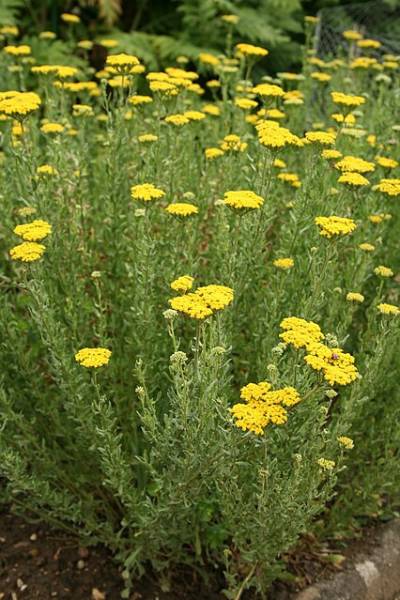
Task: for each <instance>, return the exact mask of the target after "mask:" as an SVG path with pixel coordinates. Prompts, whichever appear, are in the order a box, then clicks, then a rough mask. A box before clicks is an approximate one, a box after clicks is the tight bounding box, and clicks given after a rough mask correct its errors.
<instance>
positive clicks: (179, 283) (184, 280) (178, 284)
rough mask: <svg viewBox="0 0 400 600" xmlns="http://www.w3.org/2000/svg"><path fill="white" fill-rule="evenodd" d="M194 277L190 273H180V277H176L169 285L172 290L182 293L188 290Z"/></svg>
mask: <svg viewBox="0 0 400 600" xmlns="http://www.w3.org/2000/svg"><path fill="white" fill-rule="evenodd" d="M193 282H194V278H193V277H191V276H190V275H182V277H178V279H174V281H172V282H171V284H170V286H171V289H172V290H174V292H179V293H180V294H184V293H185V292H188V291H189V290H191V289H192V287H193Z"/></svg>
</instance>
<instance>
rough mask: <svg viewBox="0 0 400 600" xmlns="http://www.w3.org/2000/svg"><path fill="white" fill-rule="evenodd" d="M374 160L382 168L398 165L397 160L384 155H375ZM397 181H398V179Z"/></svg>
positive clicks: (393, 167)
mask: <svg viewBox="0 0 400 600" xmlns="http://www.w3.org/2000/svg"><path fill="white" fill-rule="evenodd" d="M376 162H377V163H378V165H379V166H380V167H383V168H384V169H395V168H396V167H398V166H399V163H398V161H397V160H394V159H393V158H387V157H386V156H377V157H376ZM398 181H399V183H400V179H399V180H398Z"/></svg>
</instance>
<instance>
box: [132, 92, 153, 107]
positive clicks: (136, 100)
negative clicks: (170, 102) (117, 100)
mask: <svg viewBox="0 0 400 600" xmlns="http://www.w3.org/2000/svg"><path fill="white" fill-rule="evenodd" d="M128 102H129V103H130V104H133V106H140V104H150V103H151V102H153V98H152V97H151V96H143V95H140V94H136V95H135V96H130V97H129V98H128Z"/></svg>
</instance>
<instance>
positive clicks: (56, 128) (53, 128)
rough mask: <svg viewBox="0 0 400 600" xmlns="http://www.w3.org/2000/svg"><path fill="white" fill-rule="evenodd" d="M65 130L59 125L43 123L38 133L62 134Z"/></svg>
mask: <svg viewBox="0 0 400 600" xmlns="http://www.w3.org/2000/svg"><path fill="white" fill-rule="evenodd" d="M64 130H65V127H64V125H61V123H45V124H44V125H42V126H41V128H40V131H42V132H43V133H51V134H53V133H55V134H57V133H62V132H63V131H64Z"/></svg>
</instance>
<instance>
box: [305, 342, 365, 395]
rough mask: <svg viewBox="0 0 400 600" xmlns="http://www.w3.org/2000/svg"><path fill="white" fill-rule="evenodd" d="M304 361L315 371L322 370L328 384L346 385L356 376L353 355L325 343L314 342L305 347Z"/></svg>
mask: <svg viewBox="0 0 400 600" xmlns="http://www.w3.org/2000/svg"><path fill="white" fill-rule="evenodd" d="M307 352H308V354H307V355H306V356H305V357H304V360H305V361H306V363H307V364H308V365H309V366H310V367H311V368H312V369H314V370H316V371H322V373H323V376H324V379H325V380H326V381H327V382H328V383H329V385H335V384H338V385H347V384H349V383H352V382H353V381H354V380H355V379H357V377H358V371H357V369H356V367H355V366H354V357H353V356H351V354H347V353H346V352H343V350H342V349H341V348H329V347H328V346H325V344H320V343H315V344H310V345H308V347H307Z"/></svg>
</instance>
